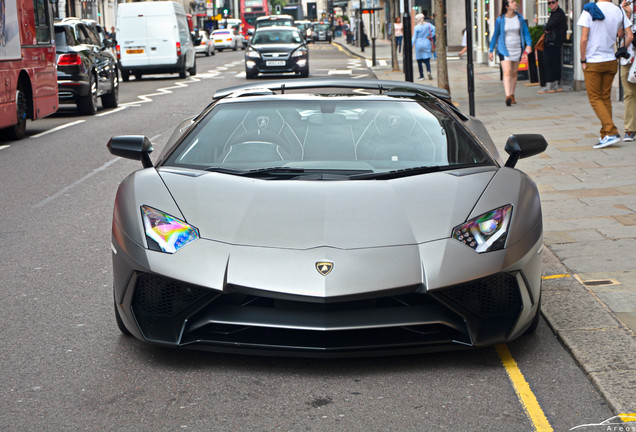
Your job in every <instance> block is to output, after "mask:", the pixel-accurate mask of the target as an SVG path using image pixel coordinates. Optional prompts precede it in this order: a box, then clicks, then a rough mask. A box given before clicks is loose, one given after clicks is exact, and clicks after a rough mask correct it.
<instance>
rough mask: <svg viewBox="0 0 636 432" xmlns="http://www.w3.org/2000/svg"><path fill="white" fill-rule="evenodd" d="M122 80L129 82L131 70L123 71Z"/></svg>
mask: <svg viewBox="0 0 636 432" xmlns="http://www.w3.org/2000/svg"><path fill="white" fill-rule="evenodd" d="M121 80H122V81H123V82H128V81H129V80H130V72H128V71H121Z"/></svg>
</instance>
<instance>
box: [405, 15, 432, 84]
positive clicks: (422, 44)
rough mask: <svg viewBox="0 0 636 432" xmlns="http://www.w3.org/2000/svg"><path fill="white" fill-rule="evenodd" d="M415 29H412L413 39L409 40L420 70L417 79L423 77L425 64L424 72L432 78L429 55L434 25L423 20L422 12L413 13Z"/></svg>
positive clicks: (430, 55) (430, 53)
mask: <svg viewBox="0 0 636 432" xmlns="http://www.w3.org/2000/svg"><path fill="white" fill-rule="evenodd" d="M415 24H416V25H415V30H413V40H412V41H411V43H412V45H413V47H414V48H415V59H416V60H417V67H418V69H419V71H420V77H419V79H421V80H423V79H424V68H423V67H422V66H423V65H426V72H427V73H428V79H430V80H432V79H433V75H431V57H432V49H433V37H435V27H433V25H432V24H431V23H429V22H427V21H425V20H424V15H423V14H417V15H415Z"/></svg>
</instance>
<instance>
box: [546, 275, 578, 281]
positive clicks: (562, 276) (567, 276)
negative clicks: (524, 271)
mask: <svg viewBox="0 0 636 432" xmlns="http://www.w3.org/2000/svg"><path fill="white" fill-rule="evenodd" d="M569 277H572V276H570V275H569V274H559V275H550V276H541V279H543V280H546V279H563V278H569Z"/></svg>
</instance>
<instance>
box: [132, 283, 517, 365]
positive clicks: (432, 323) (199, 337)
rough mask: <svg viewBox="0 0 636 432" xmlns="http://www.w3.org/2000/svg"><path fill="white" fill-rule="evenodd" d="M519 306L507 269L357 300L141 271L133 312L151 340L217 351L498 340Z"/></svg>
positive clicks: (298, 351)
mask: <svg viewBox="0 0 636 432" xmlns="http://www.w3.org/2000/svg"><path fill="white" fill-rule="evenodd" d="M520 309H521V297H520V294H519V287H518V286H517V282H516V278H515V277H514V276H513V275H508V274H498V275H494V276H490V277H487V278H484V279H480V280H476V281H471V282H469V283H466V284H462V285H458V286H453V287H449V288H444V289H440V290H435V291H434V292H431V293H430V294H427V293H423V292H422V290H421V287H420V286H413V287H403V288H401V289H399V290H397V291H396V290H393V291H387V292H383V293H372V294H371V295H370V296H367V297H364V298H353V299H351V298H345V299H322V298H308V297H301V296H293V295H285V294H280V293H275V292H274V293H273V292H267V291H261V290H255V289H251V288H247V287H241V286H234V285H228V286H227V287H226V290H225V291H224V292H219V291H215V290H210V289H206V288H202V287H197V286H192V285H188V284H184V283H181V282H178V281H173V280H170V279H167V278H164V277H161V276H157V275H151V274H143V275H140V276H139V277H138V279H137V282H136V285H135V292H134V294H133V300H132V310H133V313H134V315H135V318H136V321H137V323H138V325H139V328H140V330H141V331H142V333H143V334H144V336H145V337H146V338H147V339H149V340H151V341H158V342H161V343H164V344H171V345H180V346H197V347H198V348H202V349H211V350H216V351H223V350H236V349H239V350H240V349H244V350H249V351H259V350H260V351H268V352H270V351H276V352H281V351H282V352H285V353H286V355H322V356H330V355H331V356H338V355H344V354H343V353H354V354H355V355H363V354H364V353H368V354H370V355H377V353H379V352H392V351H396V350H399V351H407V352H408V351H409V350H410V351H413V352H419V351H429V350H435V349H438V348H435V347H442V346H443V347H445V348H448V347H449V346H456V347H458V346H464V347H465V346H471V345H473V344H476V342H479V339H480V338H481V339H483V340H495V339H499V340H500V339H501V338H504V337H505V335H506V333H507V332H508V331H509V330H510V329H511V328H512V325H513V324H514V321H515V319H516V317H517V316H518V314H519V311H520Z"/></svg>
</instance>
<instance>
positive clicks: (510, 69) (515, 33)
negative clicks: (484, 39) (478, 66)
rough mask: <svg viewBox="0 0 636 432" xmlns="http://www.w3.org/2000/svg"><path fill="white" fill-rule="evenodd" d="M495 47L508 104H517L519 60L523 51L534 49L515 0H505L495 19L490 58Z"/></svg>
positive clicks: (491, 58) (527, 51)
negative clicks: (516, 91)
mask: <svg viewBox="0 0 636 432" xmlns="http://www.w3.org/2000/svg"><path fill="white" fill-rule="evenodd" d="M495 47H496V48H497V55H498V56H499V60H500V61H501V69H502V70H503V86H504V92H505V93H506V105H507V106H510V105H511V104H516V103H517V101H516V100H515V90H516V88H517V77H518V72H519V61H520V60H521V55H522V53H523V51H524V50H525V52H526V53H527V54H529V53H530V52H531V51H532V39H531V38H530V30H529V29H528V24H527V23H526V20H525V19H524V18H523V16H522V15H521V14H520V13H518V12H517V2H516V1H515V0H503V3H502V5H501V15H499V16H498V17H497V20H496V21H495V32H494V34H493V36H492V39H491V40H490V52H489V53H488V58H489V59H490V61H493V59H494V51H495Z"/></svg>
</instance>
